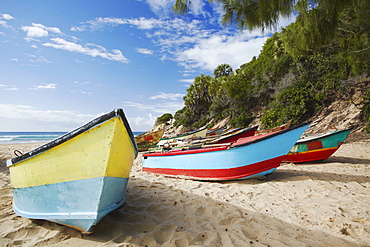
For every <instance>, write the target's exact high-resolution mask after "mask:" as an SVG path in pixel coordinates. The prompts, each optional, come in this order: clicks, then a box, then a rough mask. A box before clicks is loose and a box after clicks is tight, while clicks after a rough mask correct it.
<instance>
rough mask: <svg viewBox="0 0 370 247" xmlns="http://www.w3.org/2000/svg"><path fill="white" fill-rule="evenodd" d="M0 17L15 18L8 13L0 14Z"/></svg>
mask: <svg viewBox="0 0 370 247" xmlns="http://www.w3.org/2000/svg"><path fill="white" fill-rule="evenodd" d="M0 19H5V20H12V19H15V18H14V17H13V16H11V15H9V14H1V15H0Z"/></svg>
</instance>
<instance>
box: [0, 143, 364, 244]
mask: <svg viewBox="0 0 370 247" xmlns="http://www.w3.org/2000/svg"><path fill="white" fill-rule="evenodd" d="M42 144H44V143H32V144H30V143H28V144H0V162H1V163H0V177H1V180H0V181H1V182H0V198H1V209H0V215H1V216H0V236H1V237H0V245H1V246H14V245H22V246H44V245H48V246H65V245H68V246H76V247H77V246H79V247H81V246H82V247H84V246H86V247H87V246H102V245H104V246H145V245H147V246H254V245H256V246H262V245H270V246H370V204H369V201H370V179H369V177H370V153H369V150H370V142H369V141H359V142H350V143H344V144H343V145H342V146H341V147H340V148H339V150H338V151H337V152H336V153H334V154H333V156H331V157H330V158H329V159H327V160H324V161H320V162H315V163H314V162H312V163H304V164H299V165H298V164H297V165H295V164H292V163H288V164H282V165H281V166H280V167H279V168H278V169H277V170H276V171H275V172H274V173H272V174H271V175H269V176H267V177H263V178H260V179H248V180H240V181H227V182H201V181H193V180H184V179H176V178H167V177H164V176H159V175H154V174H149V173H144V172H141V160H140V154H139V157H138V158H137V159H136V160H135V163H134V166H133V168H132V170H131V175H130V180H129V184H128V188H127V193H126V200H125V203H124V204H123V206H122V207H120V208H118V209H117V210H115V211H113V212H111V213H109V214H108V215H107V216H106V217H105V218H104V219H103V220H102V221H101V222H100V223H99V224H98V225H97V226H96V228H95V231H94V233H93V234H91V235H81V234H80V233H79V232H78V231H76V230H73V229H71V228H69V227H65V226H61V225H58V224H55V223H52V222H48V221H43V220H29V219H26V218H23V217H20V216H17V215H16V214H15V213H14V212H13V210H12V192H11V187H10V179H9V171H8V168H7V167H6V164H5V162H6V159H9V158H11V157H13V156H12V152H13V150H14V149H18V150H21V151H22V152H23V153H24V152H28V151H30V150H32V149H34V148H36V147H38V146H40V145H42Z"/></svg>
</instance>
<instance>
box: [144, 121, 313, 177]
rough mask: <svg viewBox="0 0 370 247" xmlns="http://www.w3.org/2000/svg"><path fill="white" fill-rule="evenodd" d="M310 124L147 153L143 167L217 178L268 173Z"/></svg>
mask: <svg viewBox="0 0 370 247" xmlns="http://www.w3.org/2000/svg"><path fill="white" fill-rule="evenodd" d="M308 125H309V122H308V123H303V124H300V125H297V126H294V127H291V128H289V129H286V130H281V131H277V132H271V133H267V134H264V135H259V136H250V137H245V138H240V139H238V140H237V141H236V142H234V143H231V144H230V143H229V144H215V145H214V146H211V147H210V146H208V147H205V148H194V149H193V148H192V147H189V148H186V149H185V148H184V150H173V151H168V152H153V153H151V152H148V153H144V154H143V156H142V166H143V168H142V170H143V171H144V172H150V173H156V174H162V175H165V176H170V177H181V178H187V179H196V180H214V181H219V180H235V179H245V178H252V177H259V176H264V175H267V174H270V173H272V172H273V171H275V170H276V169H277V167H279V165H280V162H281V160H282V159H283V158H284V156H285V155H286V154H287V153H288V152H289V150H290V149H291V148H292V146H293V145H294V143H296V142H297V140H298V139H299V137H300V136H301V135H302V134H303V132H304V131H305V130H306V129H307V127H308Z"/></svg>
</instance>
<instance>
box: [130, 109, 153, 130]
mask: <svg viewBox="0 0 370 247" xmlns="http://www.w3.org/2000/svg"><path fill="white" fill-rule="evenodd" d="M157 118H158V117H156V116H154V115H153V114H151V113H149V114H147V115H146V117H140V116H137V117H135V118H128V121H129V122H130V125H132V126H135V127H134V128H135V129H137V130H144V131H146V130H149V129H151V128H152V127H153V126H154V124H155V121H156V120H157Z"/></svg>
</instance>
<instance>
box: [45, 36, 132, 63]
mask: <svg viewBox="0 0 370 247" xmlns="http://www.w3.org/2000/svg"><path fill="white" fill-rule="evenodd" d="M51 41H52V42H48V43H44V44H42V45H43V46H47V47H52V48H55V49H61V50H65V51H70V52H76V53H81V54H84V55H88V56H92V57H97V56H98V57H102V58H105V59H108V60H111V61H117V62H122V63H128V62H129V60H128V59H127V58H125V57H124V56H123V55H122V52H121V51H120V50H117V49H113V50H112V51H111V52H107V51H106V49H105V48H104V47H101V46H98V45H94V44H89V46H93V47H95V48H91V47H88V46H87V45H86V46H82V45H80V44H77V43H73V42H70V41H66V40H64V39H61V38H52V39H51Z"/></svg>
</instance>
